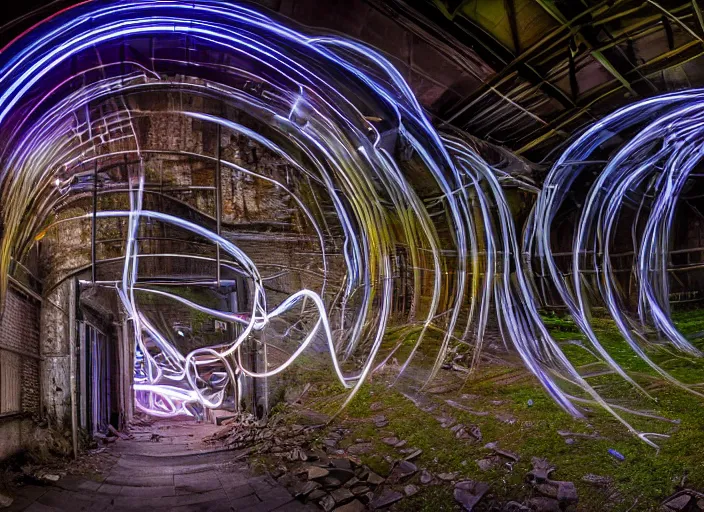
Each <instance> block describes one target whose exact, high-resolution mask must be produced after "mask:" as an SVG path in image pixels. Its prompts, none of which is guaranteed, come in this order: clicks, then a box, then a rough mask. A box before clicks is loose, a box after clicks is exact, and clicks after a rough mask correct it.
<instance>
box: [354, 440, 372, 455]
mask: <svg viewBox="0 0 704 512" xmlns="http://www.w3.org/2000/svg"><path fill="white" fill-rule="evenodd" d="M372 450H374V446H373V445H372V443H357V444H353V445H351V446H350V447H348V448H347V452H348V453H352V454H354V455H364V454H366V453H369V452H371V451H372Z"/></svg>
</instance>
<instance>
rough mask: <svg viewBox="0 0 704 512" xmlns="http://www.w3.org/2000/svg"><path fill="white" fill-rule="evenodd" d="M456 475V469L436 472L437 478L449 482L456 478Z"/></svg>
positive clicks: (457, 474)
mask: <svg viewBox="0 0 704 512" xmlns="http://www.w3.org/2000/svg"><path fill="white" fill-rule="evenodd" d="M458 476H459V473H458V472H456V471H455V472H453V473H438V478H439V479H440V480H442V481H444V482H451V481H452V480H456V479H457V477H458Z"/></svg>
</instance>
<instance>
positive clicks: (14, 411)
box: [0, 288, 40, 460]
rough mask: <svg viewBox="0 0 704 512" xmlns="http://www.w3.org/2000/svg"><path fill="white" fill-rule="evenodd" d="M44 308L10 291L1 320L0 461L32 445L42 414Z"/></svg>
mask: <svg viewBox="0 0 704 512" xmlns="http://www.w3.org/2000/svg"><path fill="white" fill-rule="evenodd" d="M39 310H40V304H39V303H38V302H37V301H35V300H34V299H33V298H30V297H26V296H24V295H23V294H21V293H20V292H18V291H16V290H15V289H14V288H10V289H9V290H8V293H7V295H6V297H5V304H4V312H3V314H2V316H1V317H0V372H2V373H0V386H1V387H2V389H0V460H2V459H4V458H5V457H8V456H10V455H12V454H14V453H16V452H18V451H20V450H22V449H23V448H25V447H26V445H27V443H28V441H29V440H28V436H29V434H30V431H31V428H29V427H30V426H31V421H30V420H29V419H28V416H29V415H36V414H38V413H39V410H40V382H39V364H40V361H39Z"/></svg>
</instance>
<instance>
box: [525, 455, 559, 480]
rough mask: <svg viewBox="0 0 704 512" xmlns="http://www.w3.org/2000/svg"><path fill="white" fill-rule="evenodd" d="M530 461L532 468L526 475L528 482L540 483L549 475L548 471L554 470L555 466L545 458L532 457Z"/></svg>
mask: <svg viewBox="0 0 704 512" xmlns="http://www.w3.org/2000/svg"><path fill="white" fill-rule="evenodd" d="M530 461H531V463H532V464H533V469H531V470H530V471H529V472H528V475H527V476H526V478H527V480H528V481H529V482H535V483H542V482H544V481H546V480H547V479H548V478H549V477H550V473H552V472H553V471H555V467H554V466H553V465H551V464H550V463H549V462H548V461H547V460H545V459H541V458H538V457H533V458H532V459H531V460H530Z"/></svg>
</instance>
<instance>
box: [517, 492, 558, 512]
mask: <svg viewBox="0 0 704 512" xmlns="http://www.w3.org/2000/svg"><path fill="white" fill-rule="evenodd" d="M526 505H527V506H528V508H529V509H530V510H535V511H536V512H562V511H561V509H560V502H559V501H557V500H555V499H552V498H544V497H542V496H538V497H536V498H531V499H529V500H528V501H526Z"/></svg>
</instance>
